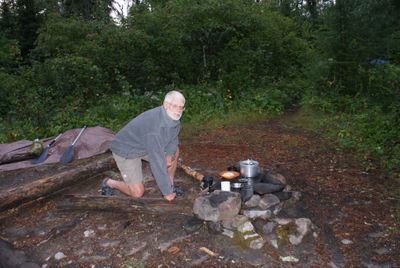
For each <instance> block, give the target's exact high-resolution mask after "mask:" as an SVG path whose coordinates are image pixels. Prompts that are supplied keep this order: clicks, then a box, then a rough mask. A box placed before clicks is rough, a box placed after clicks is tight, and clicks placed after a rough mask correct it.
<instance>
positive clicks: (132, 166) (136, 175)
mask: <svg viewBox="0 0 400 268" xmlns="http://www.w3.org/2000/svg"><path fill="white" fill-rule="evenodd" d="M113 157H114V159H115V162H116V163H117V166H118V169H119V171H120V172H121V176H122V179H123V180H124V181H125V182H126V184H129V185H132V184H137V183H143V172H142V160H145V161H149V159H148V156H147V155H145V156H143V157H138V158H134V159H128V158H125V157H121V156H119V155H116V154H114V153H113Z"/></svg>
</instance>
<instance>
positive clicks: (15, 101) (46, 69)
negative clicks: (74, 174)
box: [0, 0, 400, 163]
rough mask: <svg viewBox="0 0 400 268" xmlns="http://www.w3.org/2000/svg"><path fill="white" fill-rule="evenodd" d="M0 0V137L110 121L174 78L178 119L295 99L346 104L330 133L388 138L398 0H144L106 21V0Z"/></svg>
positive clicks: (149, 101)
mask: <svg viewBox="0 0 400 268" xmlns="http://www.w3.org/2000/svg"><path fill="white" fill-rule="evenodd" d="M0 2H1V3H0V30H1V31H0V85H1V90H0V97H1V103H0V117H1V118H2V119H3V122H4V123H0V129H1V130H4V131H3V132H4V133H5V134H3V136H0V139H2V140H3V141H5V140H7V141H8V140H9V137H12V138H13V139H15V138H16V137H17V136H18V135H17V136H16V135H14V134H15V133H14V132H15V131H16V129H18V131H19V132H20V133H22V132H23V131H25V132H26V133H30V134H25V135H28V136H29V135H31V136H32V135H35V136H36V135H38V133H41V134H43V135H49V134H55V133H54V132H57V131H60V129H65V128H69V127H76V126H80V125H82V121H83V120H85V123H88V122H86V121H89V123H92V124H105V126H109V127H114V128H116V127H119V126H120V125H121V124H122V123H124V122H125V121H126V120H128V119H129V118H130V117H132V116H133V115H135V114H136V113H139V112H140V111H142V110H143V109H145V108H148V107H151V106H154V105H156V104H158V103H160V102H161V98H162V95H163V93H165V91H167V90H170V89H171V88H176V87H179V88H181V89H182V90H183V91H184V93H185V95H186V96H187V97H188V100H189V101H190V102H191V103H193V106H192V107H191V108H189V109H188V110H187V111H186V116H185V118H187V119H185V120H196V116H197V117H200V116H201V117H204V118H206V119H208V118H209V117H211V116H216V115H218V116H223V115H224V114H225V113H227V112H229V111H240V112H242V113H246V112H247V113H255V112H256V113H271V112H281V111H283V110H284V109H285V108H287V107H289V106H292V105H298V104H299V102H300V101H301V100H303V102H302V103H308V104H309V105H310V104H311V105H314V107H317V108H318V109H321V110H323V111H326V112H330V113H331V114H337V113H339V112H345V113H350V114H352V115H354V117H352V118H353V119H354V120H355V121H354V122H355V123H354V125H357V126H359V127H358V130H359V131H355V130H350V129H345V130H343V131H341V132H340V133H352V135H353V136H354V141H353V142H350V139H349V137H350V136H351V135H350V134H349V135H350V136H349V137H348V136H347V134H346V135H342V134H340V135H341V136H344V137H345V138H346V139H345V140H346V142H344V143H343V144H362V143H363V142H364V145H365V144H366V145H365V146H364V148H383V149H382V151H383V152H388V153H389V154H391V155H396V154H398V152H399V151H400V149H398V147H396V146H397V144H398V143H396V142H397V141H395V142H394V143H393V142H389V141H390V140H393V138H392V137H395V136H396V135H397V134H399V135H398V136H400V133H399V132H398V131H395V130H389V127H388V126H390V125H396V124H397V125H398V123H399V122H398V119H396V118H400V116H399V115H400V112H399V110H400V93H399V78H398V77H399V74H400V71H399V69H400V67H399V61H400V26H399V24H398V21H399V19H400V18H399V16H400V15H399V14H400V12H399V11H400V5H399V4H398V1H395V0H336V1H333V0H306V1H299V0H265V1H253V0H204V1H190V0H145V1H133V2H132V6H131V8H130V10H129V14H128V16H127V17H126V18H124V19H122V20H121V21H118V22H114V21H113V19H112V18H111V16H110V11H111V10H113V9H114V8H115V7H114V6H115V3H114V1H113V0H83V1H77V0H63V1H59V2H54V1H45V0H33V1H32V0H30V1H28V0H3V1H0ZM354 99H355V101H354ZM371 111H374V112H375V113H376V114H378V115H377V116H376V120H372V121H373V122H375V123H374V127H371V129H368V126H367V124H365V121H364V119H365V118H368V117H369V116H371V113H370V112H371ZM110 117H115V118H110ZM382 118H383V119H382ZM380 119H382V120H384V121H385V123H384V124H378V123H377V122H378V121H380ZM396 120H397V121H396ZM348 125H351V124H348ZM372 129H374V131H372ZM370 130H371V131H370ZM379 130H381V132H379ZM7 133H8V134H7ZM9 133H14V134H13V135H9ZM371 133H373V135H375V136H376V137H377V138H375V139H366V138H365V136H366V135H371ZM21 135H22V134H21ZM361 140H362V141H363V142H362V141H361ZM390 147H392V148H397V149H391V150H390V149H389V148H390ZM363 150H364V149H363ZM365 150H366V149H365ZM385 150H386V151H385ZM376 151H377V150H375V149H371V152H376ZM396 152H397V153H396ZM396 157H397V156H394V157H393V159H395V160H396V159H399V158H400V156H399V157H397V158H396ZM393 163H396V161H393Z"/></svg>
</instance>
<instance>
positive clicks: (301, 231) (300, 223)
mask: <svg viewBox="0 0 400 268" xmlns="http://www.w3.org/2000/svg"><path fill="white" fill-rule="evenodd" d="M295 223H296V225H297V230H296V231H297V233H296V234H290V235H289V242H290V243H291V244H292V245H299V244H300V243H301V242H302V241H303V238H304V236H306V235H307V234H308V233H309V232H310V230H311V220H310V219H307V218H299V219H296V220H295Z"/></svg>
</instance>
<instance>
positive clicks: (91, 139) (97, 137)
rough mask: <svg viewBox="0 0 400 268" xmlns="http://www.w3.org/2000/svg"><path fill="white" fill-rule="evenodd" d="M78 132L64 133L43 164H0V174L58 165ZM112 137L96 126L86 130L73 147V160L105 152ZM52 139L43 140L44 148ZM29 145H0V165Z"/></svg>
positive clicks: (108, 131)
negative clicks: (3, 160)
mask: <svg viewBox="0 0 400 268" xmlns="http://www.w3.org/2000/svg"><path fill="white" fill-rule="evenodd" d="M80 131H81V128H76V129H70V130H68V131H66V132H64V133H63V134H62V135H61V136H60V137H59V138H58V140H57V141H56V142H55V143H54V144H53V145H52V146H51V147H50V149H49V154H48V157H47V159H46V160H45V161H44V162H42V163H39V164H36V165H33V164H32V163H31V161H32V159H28V160H24V161H18V162H12V163H6V164H1V165H0V172H1V171H7V170H16V169H21V168H28V167H33V166H37V165H43V164H50V163H58V162H59V161H60V157H61V156H62V155H63V153H64V152H65V150H66V149H67V148H68V146H70V145H71V144H72V142H73V141H74V140H75V138H76V137H77V136H78V134H79V132H80ZM114 136H115V135H114V133H113V132H112V131H111V130H109V129H107V128H103V127H98V126H97V127H88V128H86V129H85V131H84V132H83V133H82V135H81V137H80V138H79V140H78V141H77V142H76V143H75V145H74V158H73V159H74V160H76V159H83V158H87V157H91V156H94V155H97V154H101V153H104V152H106V151H107V150H109V149H110V144H111V141H112V140H113V139H114ZM53 138H55V137H53ZM53 138H46V139H44V140H43V144H44V146H46V145H48V144H49V143H50V142H51V141H52V140H53ZM31 144H32V141H27V140H21V141H17V142H14V143H10V144H0V163H1V159H4V158H5V157H6V156H8V157H9V156H10V154H13V153H21V152H23V151H27V150H28V149H29V146H30V145H31Z"/></svg>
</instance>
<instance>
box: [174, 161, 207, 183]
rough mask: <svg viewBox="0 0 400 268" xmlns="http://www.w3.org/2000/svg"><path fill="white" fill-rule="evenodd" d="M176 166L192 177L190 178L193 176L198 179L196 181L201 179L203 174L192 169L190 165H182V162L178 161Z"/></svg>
mask: <svg viewBox="0 0 400 268" xmlns="http://www.w3.org/2000/svg"><path fill="white" fill-rule="evenodd" d="M178 166H179V167H180V168H181V169H182V170H183V171H184V172H185V173H186V174H187V175H189V176H190V177H192V178H194V179H196V180H198V181H200V182H201V181H202V180H203V177H204V175H203V174H201V173H200V172H197V171H196V170H193V169H192V168H191V167H189V166H186V165H184V164H182V163H178Z"/></svg>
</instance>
